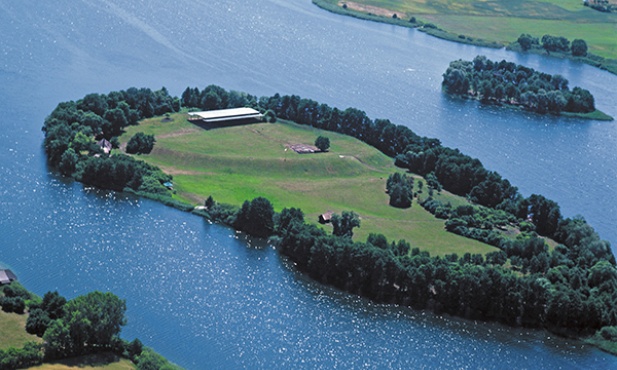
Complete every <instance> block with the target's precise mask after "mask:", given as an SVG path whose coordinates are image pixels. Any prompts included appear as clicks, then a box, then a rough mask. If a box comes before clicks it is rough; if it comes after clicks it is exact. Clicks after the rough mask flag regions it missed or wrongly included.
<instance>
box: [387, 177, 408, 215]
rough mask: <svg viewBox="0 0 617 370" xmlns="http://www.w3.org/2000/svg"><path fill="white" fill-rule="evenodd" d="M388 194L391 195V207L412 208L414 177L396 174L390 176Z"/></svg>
mask: <svg viewBox="0 0 617 370" xmlns="http://www.w3.org/2000/svg"><path fill="white" fill-rule="evenodd" d="M386 192H387V193H388V194H390V205H391V206H393V207H398V208H409V207H411V201H412V200H413V177H411V176H407V175H401V174H400V173H398V172H396V173H394V174H392V175H390V176H388V180H387V182H386Z"/></svg>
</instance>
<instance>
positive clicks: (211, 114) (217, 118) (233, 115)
mask: <svg viewBox="0 0 617 370" xmlns="http://www.w3.org/2000/svg"><path fill="white" fill-rule="evenodd" d="M262 120H263V114H261V113H259V111H256V110H255V109H253V108H231V109H219V110H209V111H203V112H189V121H201V122H203V123H207V124H214V123H216V124H230V123H235V124H238V123H254V122H260V121H262Z"/></svg>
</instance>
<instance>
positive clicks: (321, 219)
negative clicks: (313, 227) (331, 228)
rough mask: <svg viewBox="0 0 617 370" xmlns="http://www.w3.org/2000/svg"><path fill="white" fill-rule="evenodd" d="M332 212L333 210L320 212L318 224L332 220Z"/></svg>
mask: <svg viewBox="0 0 617 370" xmlns="http://www.w3.org/2000/svg"><path fill="white" fill-rule="evenodd" d="M333 214H334V212H332V211H328V212H326V213H322V214H320V215H319V223H320V224H327V223H329V222H330V221H332V215H333Z"/></svg>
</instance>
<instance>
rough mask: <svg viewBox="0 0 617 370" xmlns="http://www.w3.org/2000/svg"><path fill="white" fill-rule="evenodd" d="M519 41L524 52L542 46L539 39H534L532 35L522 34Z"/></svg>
mask: <svg viewBox="0 0 617 370" xmlns="http://www.w3.org/2000/svg"><path fill="white" fill-rule="evenodd" d="M517 41H518V43H519V45H521V49H523V51H527V50H529V49H531V48H532V47H534V46H535V45H540V41H539V40H538V38H537V37H532V36H531V35H529V34H526V33H524V34H521V35H520V36H519V38H518V40H517Z"/></svg>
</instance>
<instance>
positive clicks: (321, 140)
mask: <svg viewBox="0 0 617 370" xmlns="http://www.w3.org/2000/svg"><path fill="white" fill-rule="evenodd" d="M315 146H316V147H317V148H318V149H319V150H321V151H322V152H327V151H328V149H329V148H330V139H329V138H327V137H325V136H318V137H317V139H315Z"/></svg>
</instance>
